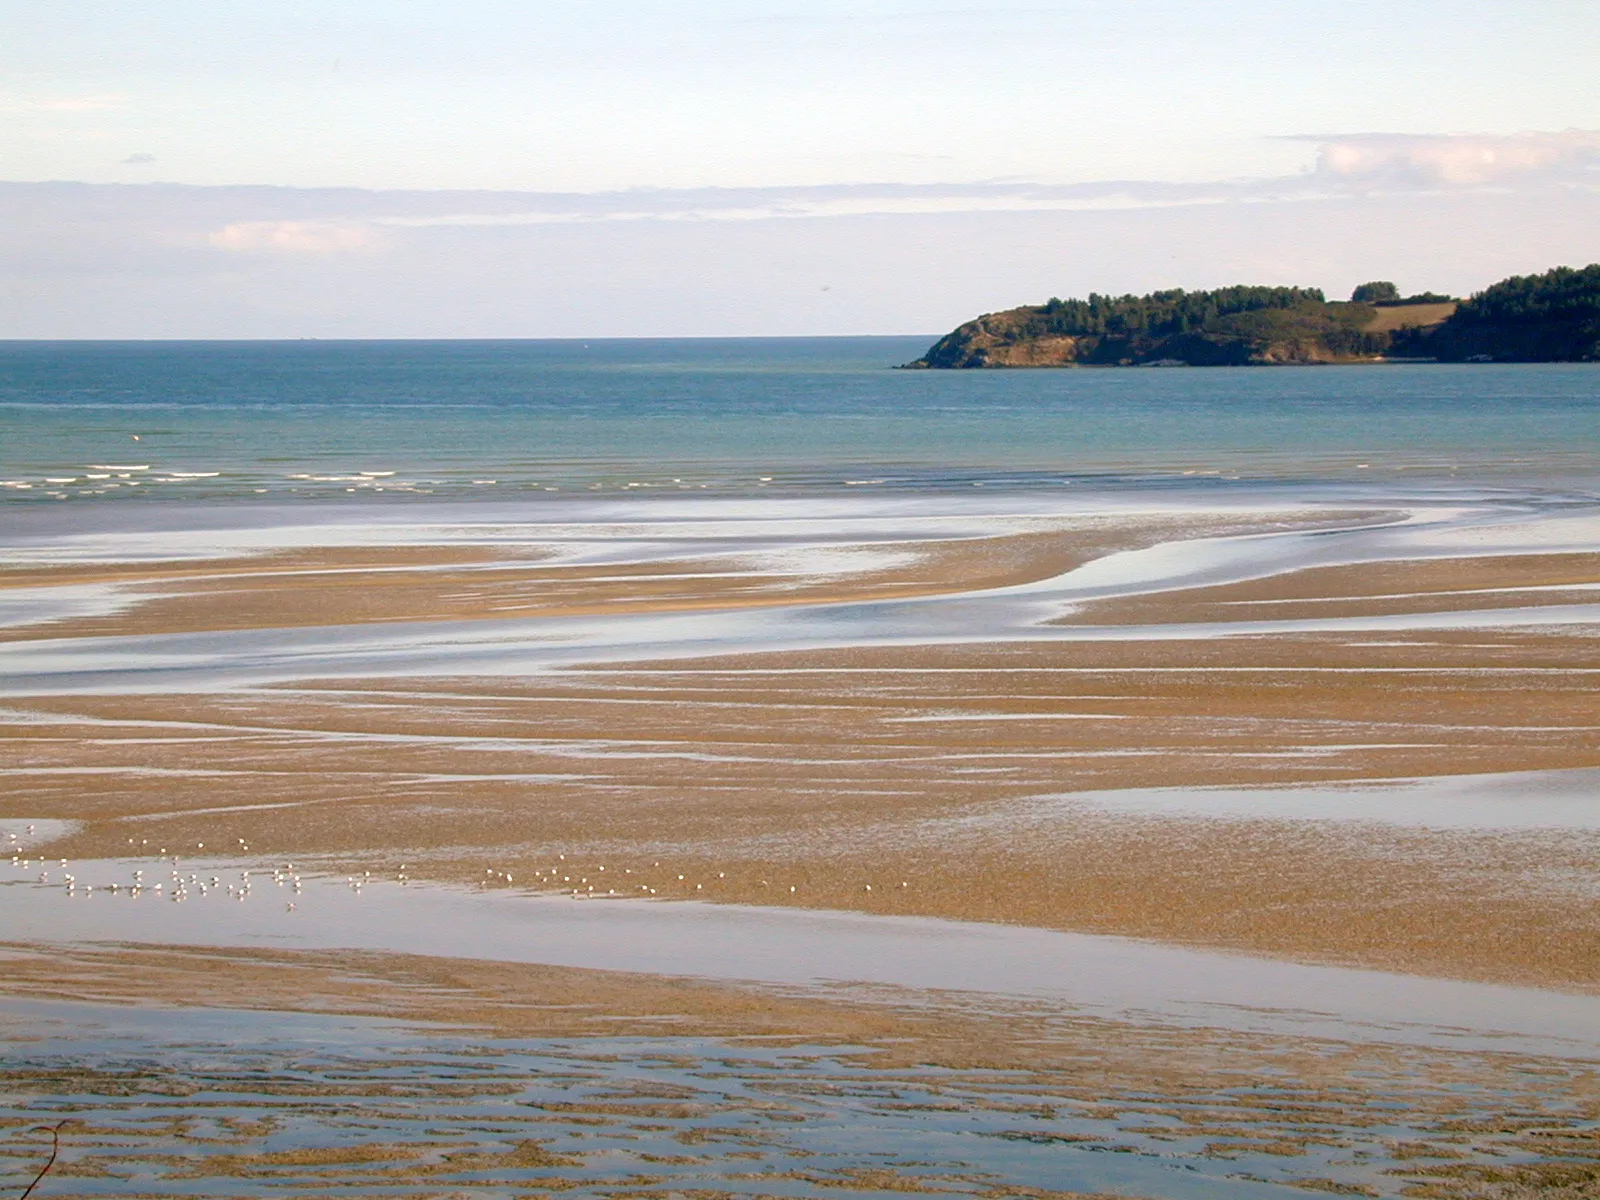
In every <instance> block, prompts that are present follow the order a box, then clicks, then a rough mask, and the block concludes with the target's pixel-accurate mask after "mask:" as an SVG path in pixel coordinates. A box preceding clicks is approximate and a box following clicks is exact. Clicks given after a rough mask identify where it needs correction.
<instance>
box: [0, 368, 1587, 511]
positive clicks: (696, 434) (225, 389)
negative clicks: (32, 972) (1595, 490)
mask: <svg viewBox="0 0 1600 1200" xmlns="http://www.w3.org/2000/svg"><path fill="white" fill-rule="evenodd" d="M929 340H931V339H924V338H816V339H812V338H804V339H727V340H717V339H709V340H626V341H591V342H577V341H516V342H319V341H305V342H102V343H71V342H55V343H21V342H12V343H0V481H3V483H4V485H5V486H3V487H0V501H5V502H21V501H27V502H36V501H41V500H47V501H60V500H62V499H66V500H69V501H79V502H82V501H94V502H99V503H104V502H106V501H108V500H112V501H122V500H131V499H135V498H137V499H139V500H141V501H144V500H148V499H151V498H157V497H163V496H179V495H181V496H185V497H188V498H190V499H196V498H202V497H205V498H214V497H221V496H240V497H251V496H256V497H259V496H262V495H267V496H271V497H273V498H275V499H280V500H281V499H294V498H296V497H305V498H313V497H315V498H326V497H336V496H340V495H346V494H352V493H359V494H362V495H367V496H375V495H377V494H378V493H380V492H382V493H384V494H386V495H394V494H396V493H399V494H401V495H404V494H409V493H419V492H420V493H424V494H433V495H454V496H466V495H485V494H497V495H503V494H504V493H505V492H506V490H507V489H519V490H526V489H530V488H538V489H561V490H564V491H567V490H572V489H575V488H581V489H588V490H602V491H610V490H613V489H625V490H648V489H661V488H665V489H684V490H687V489H695V490H706V489H710V490H716V491H723V492H726V491H729V490H743V489H754V488H758V487H770V488H774V489H779V490H784V489H788V490H796V489H799V490H806V489H815V488H840V487H845V486H874V487H895V486H915V487H919V488H920V487H929V486H971V485H972V484H973V483H986V484H988V483H1003V484H1010V485H1013V486H1017V485H1023V486H1026V485H1029V484H1052V485H1054V484H1059V482H1060V481H1061V480H1062V479H1080V478H1085V477H1088V478H1098V479H1102V480H1104V479H1115V478H1120V477H1134V478H1138V479H1140V480H1141V481H1143V482H1148V481H1149V480H1150V479H1152V478H1157V479H1159V478H1162V477H1172V478H1174V479H1190V478H1192V476H1194V475H1197V474H1198V475H1205V474H1207V473H1210V474H1212V475H1214V476H1215V477H1216V478H1219V479H1229V478H1242V479H1247V480H1248V479H1264V478H1270V479H1302V480H1318V479H1346V480H1348V479H1351V478H1374V479H1375V478H1376V477H1377V475H1380V474H1383V475H1386V477H1387V478H1393V477H1394V473H1395V472H1405V473H1407V474H1406V475H1405V478H1406V479H1407V480H1408V481H1420V480H1424V479H1438V478H1446V477H1453V478H1455V479H1457V480H1460V479H1461V478H1462V477H1463V476H1467V477H1471V476H1482V477H1483V478H1484V479H1485V481H1486V482H1488V481H1492V480H1494V479H1497V478H1509V477H1515V478H1517V479H1519V480H1520V481H1523V482H1526V481H1527V480H1528V479H1529V478H1535V479H1546V480H1550V481H1552V482H1554V481H1557V480H1560V481H1565V482H1582V481H1584V480H1587V479H1589V478H1590V477H1592V475H1593V473H1594V464H1595V455H1596V453H1597V452H1600V368H1597V367H1595V366H1592V365H1550V366H1510V365H1484V366H1427V365H1389V366H1355V367H1302V368H1260V367H1257V368H1239V369H1170V370H1162V369H1109V370H1104V369H1102V370H1092V369H1091V370H1066V371H978V372H971V371H969V372H936V371H896V370H892V369H891V368H892V367H893V366H894V365H895V364H897V363H902V362H905V361H908V360H910V359H912V358H914V357H916V356H917V355H918V354H920V353H921V352H922V350H923V349H925V347H926V343H927V341H929ZM132 468H142V469H138V470H135V469H132ZM388 472H392V474H388ZM1357 472H1361V473H1363V474H1361V475H1360V476H1357V474H1356V473H1357ZM1367 472H1372V473H1374V474H1373V475H1367V474H1365V473H1367ZM363 473H365V474H363ZM763 477H768V478H763ZM629 485H632V487H631V488H630V486H629Z"/></svg>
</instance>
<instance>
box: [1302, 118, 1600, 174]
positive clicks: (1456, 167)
mask: <svg viewBox="0 0 1600 1200" xmlns="http://www.w3.org/2000/svg"><path fill="white" fill-rule="evenodd" d="M1304 140H1307V141H1316V142H1318V143H1320V144H1319V146H1318V149H1317V168H1316V169H1317V174H1318V175H1321V176H1324V177H1327V178H1329V179H1331V180H1339V181H1345V182H1350V183H1359V182H1380V183H1386V184H1399V185H1411V186H1424V187H1426V186H1444V187H1474V186H1479V187H1481V186H1484V185H1487V184H1501V183H1509V182H1512V181H1516V180H1525V179H1529V178H1530V177H1538V176H1546V177H1549V176H1563V177H1577V178H1583V177H1585V176H1590V177H1594V173H1595V171H1596V170H1597V168H1600V130H1592V129H1568V130H1565V131H1562V132H1560V133H1516V134H1508V135H1499V136H1496V135H1487V134H1456V135H1444V134H1439V135H1417V134H1394V133H1364V134H1352V135H1347V136H1342V137H1332V138H1307V139H1304Z"/></svg>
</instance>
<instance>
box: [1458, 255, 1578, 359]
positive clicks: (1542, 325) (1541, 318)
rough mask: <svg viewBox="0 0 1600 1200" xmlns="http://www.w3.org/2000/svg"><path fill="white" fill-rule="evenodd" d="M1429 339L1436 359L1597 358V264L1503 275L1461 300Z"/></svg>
mask: <svg viewBox="0 0 1600 1200" xmlns="http://www.w3.org/2000/svg"><path fill="white" fill-rule="evenodd" d="M1434 341H1435V342H1436V343H1437V350H1436V352H1437V353H1438V354H1439V356H1440V357H1441V358H1471V357H1477V356H1479V355H1482V356H1486V357H1490V358H1496V359H1500V360H1502V361H1505V362H1583V361H1594V360H1595V359H1600V263H1591V264H1590V265H1589V266H1587V267H1581V268H1573V267H1556V268H1554V269H1553V270H1549V271H1546V272H1544V274H1542V275H1513V276H1512V277H1511V278H1510V279H1502V280H1501V281H1500V282H1499V283H1497V284H1494V285H1493V286H1491V287H1487V288H1485V289H1484V290H1483V291H1481V292H1478V293H1476V294H1475V295H1473V296H1471V297H1470V298H1469V299H1467V300H1465V301H1463V302H1462V304H1461V306H1460V307H1459V308H1457V309H1456V311H1455V313H1454V314H1453V315H1452V316H1451V317H1450V319H1449V320H1448V321H1446V322H1445V323H1444V324H1443V325H1442V326H1440V328H1439V331H1438V333H1437V335H1436V336H1435V338H1434Z"/></svg>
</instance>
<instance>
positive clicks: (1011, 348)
mask: <svg viewBox="0 0 1600 1200" xmlns="http://www.w3.org/2000/svg"><path fill="white" fill-rule="evenodd" d="M1037 311H1038V310H1037V309H1032V308H1014V309H1012V310H1010V311H1009V312H1001V313H988V314H986V315H984V316H981V317H979V318H978V319H977V320H975V321H968V322H967V323H966V324H965V325H963V326H961V327H960V328H959V329H956V330H954V331H953V332H951V333H947V334H945V335H944V337H942V338H940V339H939V340H938V341H937V342H935V343H934V344H933V345H932V346H931V347H929V349H928V352H927V353H926V354H924V355H923V356H922V357H921V358H919V359H917V361H916V362H914V363H908V364H907V366H912V367H919V366H920V367H950V368H963V367H1069V366H1072V365H1073V364H1074V363H1075V362H1077V361H1078V343H1079V341H1080V340H1081V339H1079V338H1075V337H1066V336H1062V335H1059V334H1055V335H1052V334H1034V333H1031V332H1030V330H1029V317H1030V316H1032V315H1033V314H1034V313H1035V312H1037Z"/></svg>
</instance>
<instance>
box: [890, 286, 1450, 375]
mask: <svg viewBox="0 0 1600 1200" xmlns="http://www.w3.org/2000/svg"><path fill="white" fill-rule="evenodd" d="M1454 310H1455V305H1454V304H1453V303H1450V304H1417V305H1385V306H1382V307H1377V306H1374V305H1370V304H1354V303H1327V302H1325V301H1322V300H1320V299H1303V298H1301V299H1296V300H1295V301H1294V302H1293V303H1291V304H1288V305H1286V306H1284V307H1279V308H1253V309H1250V310H1248V311H1243V312H1231V313H1225V314H1222V315H1206V316H1204V317H1203V319H1201V320H1200V321H1199V323H1198V325H1197V327H1191V328H1178V329H1172V328H1168V327H1161V326H1159V325H1158V326H1156V327H1155V328H1153V329H1146V330H1138V329H1134V330H1131V331H1129V330H1121V329H1111V330H1107V331H1104V332H1093V333H1073V332H1063V331H1060V330H1059V328H1058V327H1059V326H1060V324H1062V318H1061V316H1060V309H1059V308H1052V306H1051V305H1035V306H1027V307H1023V308H1013V309H1009V310H1007V311H1005V312H998V313H988V314H986V315H984V316H982V317H979V318H977V319H976V320H973V321H968V322H967V323H966V324H965V325H962V326H960V327H959V328H957V329H955V330H953V331H952V332H950V333H948V334H946V335H945V336H944V337H942V338H940V339H939V340H938V341H937V342H935V343H934V344H933V346H931V347H930V348H929V349H928V352H927V353H926V354H924V355H923V356H922V357H921V358H919V359H918V360H917V361H915V362H913V363H907V364H906V365H907V366H908V367H916V368H920V367H932V368H945V369H963V368H978V367H1072V366H1153V365H1174V366H1176V365H1183V366H1249V365H1288V364H1306V363H1338V362H1363V361H1373V360H1377V359H1381V358H1383V357H1384V356H1385V355H1387V354H1390V353H1392V352H1400V351H1401V350H1402V343H1405V345H1406V347H1407V349H1406V352H1407V353H1415V352H1416V351H1412V350H1410V349H1409V346H1410V345H1411V343H1414V342H1416V340H1417V338H1418V336H1419V334H1421V333H1422V332H1423V331H1426V330H1427V329H1429V328H1431V327H1433V326H1436V325H1438V324H1439V323H1440V322H1442V321H1444V320H1445V319H1446V318H1448V317H1449V316H1450V314H1451V313H1452V312H1453V311H1454ZM1184 323H1186V322H1183V323H1179V324H1184ZM1172 324H1174V322H1172V321H1168V322H1167V325H1168V326H1171V325H1172Z"/></svg>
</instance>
